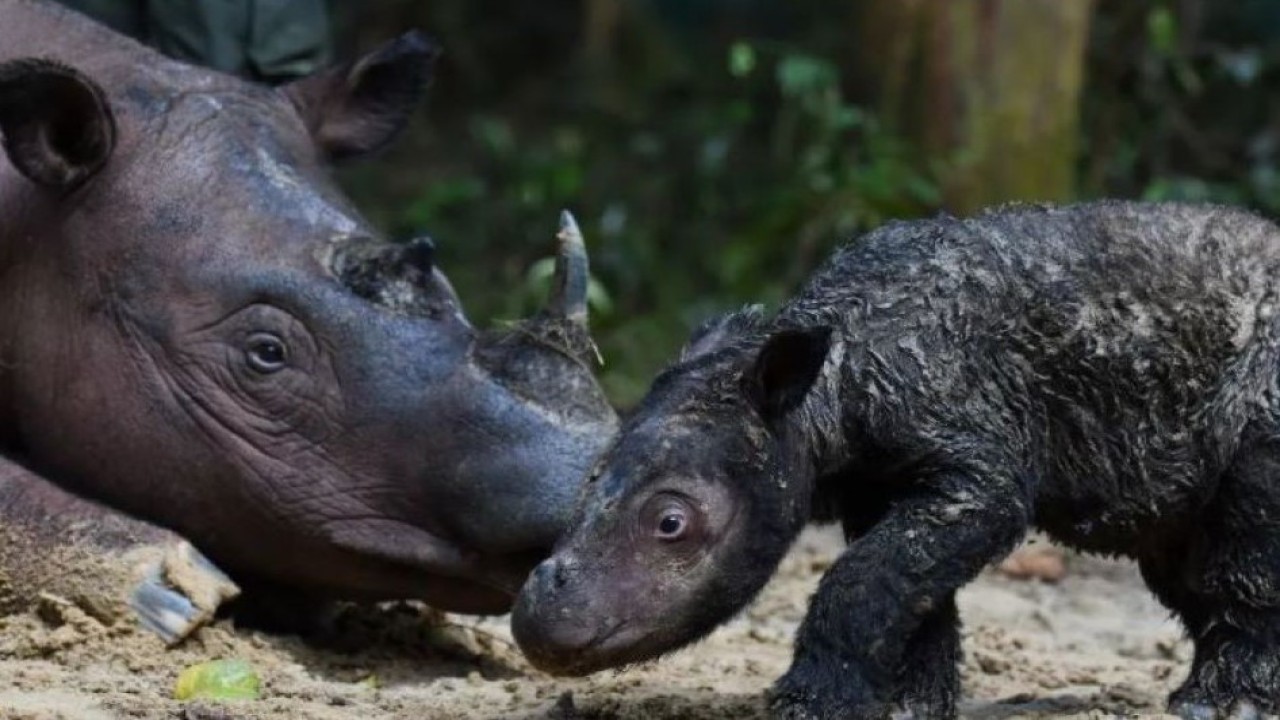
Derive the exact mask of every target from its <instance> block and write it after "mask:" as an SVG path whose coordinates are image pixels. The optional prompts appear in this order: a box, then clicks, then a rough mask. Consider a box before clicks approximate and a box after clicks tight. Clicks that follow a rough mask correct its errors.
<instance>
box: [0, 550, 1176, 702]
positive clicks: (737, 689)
mask: <svg viewBox="0 0 1280 720" xmlns="http://www.w3.org/2000/svg"><path fill="white" fill-rule="evenodd" d="M839 549H840V541H839V540H838V539H837V536H836V535H835V534H834V532H832V531H830V530H813V531H809V532H807V533H806V534H805V536H804V537H803V538H802V540H801V542H800V543H799V544H798V546H797V547H796V549H795V551H794V552H793V553H792V554H791V555H790V556H789V557H788V559H787V560H786V561H785V563H784V565H783V567H782V569H781V571H780V572H779V573H778V576H777V577H776V578H775V580H774V582H773V583H772V584H771V585H770V586H769V587H768V589H767V590H766V591H765V592H764V593H763V594H762V595H761V597H760V598H759V599H758V601H757V602H756V603H755V604H754V605H752V606H751V607H750V608H749V609H748V610H747V611H746V612H745V613H743V614H742V616H740V617H739V618H737V619H736V620H734V621H733V622H731V623H729V624H728V625H726V626H725V627H723V628H721V629H720V630H719V631H718V632H716V633H715V634H714V635H712V636H711V638H709V639H708V640H706V641H704V642H702V643H700V644H699V645H696V646H694V647H692V648H689V649H686V650H684V651H682V652H680V653H678V654H676V655H673V656H671V657H669V658H666V659H664V660H662V661H661V662H658V663H652V664H649V665H647V666H643V667H639V668H634V669H631V670H627V671H625V672H616V673H603V674H600V675H597V676H594V677H591V678H587V679H580V680H558V679H554V678H550V677H547V676H544V675H541V674H539V673H537V672H535V671H533V670H531V669H530V668H529V667H528V666H527V665H526V664H525V663H524V662H523V661H522V660H521V659H520V655H519V653H518V652H517V651H516V650H515V649H514V647H513V646H512V645H511V640H510V633H509V631H508V629H507V627H506V619H505V618H495V619H490V620H484V621H481V622H476V621H475V620H474V619H469V618H455V617H447V618H444V617H441V616H435V615H432V614H431V613H428V612H424V611H422V610H420V609H418V608H413V607H409V606H403V605H402V606H397V607H394V608H390V609H384V610H382V611H381V612H378V613H372V612H368V611H364V612H352V613H351V614H349V615H348V616H346V617H345V618H344V624H343V631H342V632H341V633H340V634H339V636H338V637H336V638H335V639H334V640H333V642H334V643H336V645H337V647H335V648H330V649H321V648H317V647H314V646H311V645H307V644H305V643H302V642H300V641H299V640H297V639H296V638H288V637H273V636H267V635H262V634H258V633H251V632H244V631H237V630H236V629H235V628H233V627H231V626H230V625H229V624H228V623H220V624H218V625H215V626H214V627H211V628H207V629H205V630H203V631H202V632H201V634H200V635H199V636H198V638H197V639H196V640H194V641H192V642H189V643H188V644H186V645H185V646H183V647H181V648H179V649H176V650H171V651H165V650H163V649H161V648H160V646H159V643H158V642H157V641H154V640H153V639H151V638H150V637H149V636H147V635H145V634H143V633H141V632H139V631H136V630H133V629H132V628H131V627H122V626H114V627H104V626H103V625H101V624H100V623H98V622H97V621H95V620H94V619H93V618H92V617H89V616H87V615H84V614H83V613H79V612H78V611H76V610H75V609H74V608H66V607H59V606H54V605H48V604H46V606H45V607H43V608H42V609H41V611H39V612H33V613H31V614H29V615H19V616H11V617H9V618H7V619H0V718H2V719H3V720H18V719H21V720H52V719H54V718H58V719H74V720H107V719H115V718H146V719H148V720H149V719H151V718H155V719H157V720H158V719H160V718H164V719H165V720H173V719H175V718H177V719H185V720H224V719H228V718H235V719H237V720H240V719H242V718H244V719H250V718H251V719H253V720H286V719H287V720H300V719H307V720H309V719H311V718H315V719H318V720H328V719H339V718H357V719H359V720H382V719H384V718H398V719H399V718H403V719H404V720H411V719H412V720H432V719H435V718H441V719H443V718H450V719H452V718H546V719H548V720H586V719H588V718H590V719H592V720H604V719H613V718H626V719H635V720H639V719H641V718H644V719H645V720H649V719H654V720H661V719H663V718H672V719H675V718H681V719H688V720H712V719H715V720H721V719H725V720H727V719H729V718H734V719H739V718H744V719H750V718H763V717H765V716H764V712H763V706H762V703H761V699H760V698H761V692H762V691H763V690H764V689H765V688H766V687H767V686H768V684H769V682H770V681H772V680H773V679H774V678H775V677H777V676H778V675H779V674H780V673H782V672H783V671H784V670H785V669H786V666H787V663H788V661H789V658H790V653H791V648H790V644H791V638H792V635H793V633H794V631H795V628H796V625H797V624H798V623H799V621H800V619H801V617H802V615H803V613H804V609H805V606H806V604H807V601H808V597H809V595H810V594H811V593H812V592H813V589H814V587H815V586H816V583H817V580H818V577H819V575H820V574H821V572H822V571H823V570H824V569H825V568H826V567H827V566H828V565H829V564H830V563H831V561H832V559H833V558H834V557H835V556H836V554H837V553H838V552H839ZM1067 567H1068V572H1067V575H1066V577H1065V579H1063V580H1062V581H1061V582H1060V583H1057V584H1046V583H1043V582H1039V581H1034V580H1033V581H1022V580H1012V579H1009V578H1007V577H1004V576H1002V575H1000V574H999V573H996V572H988V573H986V574H984V576H983V577H982V578H981V579H980V580H979V581H978V582H976V583H974V584H973V585H972V586H970V587H969V588H966V589H965V590H964V591H963V592H962V593H961V595H960V608H961V613H962V616H963V618H964V622H965V651H966V653H965V654H966V658H965V664H964V670H963V677H964V683H965V698H966V699H965V701H964V703H963V706H962V712H963V715H964V717H967V718H999V719H1003V718H1019V717H1026V718H1031V717H1035V718H1043V717H1078V718H1086V717H1088V718H1094V717H1113V716H1117V715H1122V716H1143V717H1155V716H1159V715H1160V708H1161V707H1162V705H1163V698H1164V696H1165V694H1166V693H1167V692H1168V691H1169V690H1170V689H1171V688H1172V687H1173V685H1175V684H1176V683H1177V681H1178V680H1179V679H1180V678H1181V676H1182V675H1183V674H1184V673H1185V672H1186V663H1187V660H1188V658H1189V656H1190V646H1189V644H1188V643H1186V642H1185V641H1184V640H1183V639H1182V638H1181V636H1180V633H1179V629H1178V627H1177V625H1176V624H1175V623H1174V622H1172V621H1171V620H1169V619H1168V616H1167V614H1166V613H1165V612H1164V611H1163V610H1162V609H1161V608H1160V607H1159V606H1158V605H1157V604H1156V603H1155V601H1154V600H1153V599H1152V598H1151V597H1150V595H1148V594H1147V592H1146V591H1145V590H1144V589H1143V588H1142V583H1141V580H1140V579H1139V578H1138V575H1137V571H1136V570H1135V568H1134V567H1133V566H1132V565H1130V564H1126V563H1121V562H1114V561H1107V560H1099V559H1094V558H1085V557H1077V556H1070V557H1068V559H1067ZM55 605H56V604H55ZM851 612H857V610H856V609H852V610H851ZM343 645H363V647H362V648H361V649H358V650H355V651H351V650H349V649H348V650H346V651H344V650H343V649H341V646H343ZM229 657H237V658H244V659H247V660H249V661H250V662H251V663H253V664H254V665H255V667H256V668H257V669H258V670H259V671H260V673H261V675H262V678H263V682H264V691H263V697H262V699H260V700H257V701H251V702H240V703H234V704H226V705H221V706H219V705H209V704H200V703H188V704H184V703H179V702H177V701H175V700H173V699H172V688H173V685H174V680H175V679H176V677H177V674H178V672H179V671H180V670H181V669H182V668H183V667H185V666H187V665H189V664H192V663H195V662H200V661H203V660H208V659H214V658H229Z"/></svg>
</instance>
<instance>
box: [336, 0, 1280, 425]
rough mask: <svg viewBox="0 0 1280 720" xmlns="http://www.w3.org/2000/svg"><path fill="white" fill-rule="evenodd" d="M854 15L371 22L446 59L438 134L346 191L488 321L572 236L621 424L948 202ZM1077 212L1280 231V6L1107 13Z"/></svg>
mask: <svg viewBox="0 0 1280 720" xmlns="http://www.w3.org/2000/svg"><path fill="white" fill-rule="evenodd" d="M857 5H858V3H830V2H819V1H818V0H791V1H790V2H783V0H689V1H688V2H675V0H671V1H670V2H666V1H663V0H649V2H643V1H642V0H582V2H579V3H565V4H546V3H537V4H534V3H502V2H498V0H437V2H434V3H425V4H423V3H415V2H410V0H388V1H386V2H381V3H372V4H370V5H369V9H367V10H365V11H363V13H356V14H355V15H354V16H353V17H350V18H348V19H347V22H346V26H347V27H356V28H359V34H358V35H353V36H352V37H351V38H348V41H349V42H350V43H351V44H353V45H357V46H367V45H369V44H371V43H372V42H374V41H376V40H377V39H380V38H385V37H387V36H389V35H390V34H393V33H395V32H397V31H399V30H401V29H403V28H404V27H407V26H418V27H423V28H426V29H428V30H429V31H431V32H433V33H434V34H436V35H437V36H438V37H439V38H440V40H441V42H442V44H443V46H444V48H445V52H446V54H445V56H444V58H443V60H442V62H441V64H440V68H439V76H438V80H437V83H436V87H435V88H434V90H433V94H432V98H433V99H432V101H431V105H430V108H429V109H428V111H427V112H426V113H425V118H423V120H422V121H421V122H418V123H417V124H415V126H414V128H413V131H412V132H411V133H410V137H408V138H407V140H406V141H405V142H402V143H400V144H398V145H397V146H396V149H395V150H394V151H393V153H392V154H390V155H388V156H386V157H384V158H383V159H382V160H381V161H380V162H378V163H376V164H373V165H369V166H364V167H359V168H353V169H351V170H348V171H346V172H344V174H343V180H344V183H345V184H346V186H347V187H348V189H349V190H350V191H351V192H352V193H353V194H354V195H355V196H356V197H357V200H358V201H359V202H360V203H361V204H362V206H363V207H364V208H366V210H367V211H368V212H369V214H370V215H372V216H373V218H374V220H375V221H376V222H378V223H380V224H381V225H382V226H383V227H385V228H387V229H388V230H389V231H391V232H392V233H394V234H396V235H399V236H402V237H407V236H411V235H417V234H430V235H432V236H434V237H435V238H436V239H437V240H438V241H439V246H440V248H441V256H442V262H443V263H445V268H446V270H447V271H448V273H449V275H450V277H451V278H452V279H453V281H454V283H455V284H456V285H457V286H458V290H459V293H460V294H461V295H462V297H463V300H464V302H465V304H466V306H467V310H468V313H469V315H470V316H471V317H472V319H473V320H474V321H476V322H477V323H478V324H488V323H491V322H495V321H499V320H505V319H510V318H514V317H517V316H521V315H525V314H528V313H530V312H532V311H533V310H534V309H535V308H536V307H537V306H538V304H539V303H540V302H541V300H542V297H543V296H544V293H545V290H546V285H547V280H548V276H549V265H548V264H547V262H546V260H545V258H546V256H547V255H548V254H549V253H550V251H551V249H552V246H553V237H554V232H555V226H556V217H557V213H558V211H559V210H560V209H561V208H569V209H571V210H573V211H574V212H575V214H576V215H577V217H578V219H579V222H580V223H581V225H582V227H583V231H584V233H585V235H586V237H587V244H588V249H589V250H590V252H591V254H592V262H593V271H594V273H595V276H596V279H597V283H596V285H595V286H594V288H593V292H592V307H593V311H594V312H593V316H592V322H593V325H594V328H595V333H596V339H597V342H598V343H599V345H600V347H601V350H602V352H603V354H604V357H605V358H606V363H607V364H606V366H605V367H604V368H603V370H602V379H603V381H604V383H605V386H606V388H607V390H608V391H609V392H610V394H611V396H612V397H613V398H614V399H615V401H617V402H618V403H619V404H621V405H627V404H629V403H631V402H633V401H634V400H636V399H637V398H638V397H639V396H640V395H641V394H642V393H643V391H644V389H645V387H646V386H647V384H648V380H649V379H650V378H651V377H652V376H653V375H654V373H655V372H657V370H658V369H660V368H661V367H662V366H663V365H664V364H665V363H667V362H669V360H670V359H671V358H673V357H674V356H675V354H676V353H677V352H678V349H679V347H680V345H681V343H682V342H683V340H684V338H685V336H686V335H687V334H688V331H689V330H690V329H691V328H692V327H693V326H694V325H696V324H697V323H698V322H700V321H701V320H702V319H704V318H706V317H707V316H709V315H711V314H713V313H716V312H721V311H724V310H726V309H729V308H733V307H736V306H738V305H740V304H743V303H746V302H764V303H766V304H775V303H777V302H779V301H780V300H781V299H783V298H785V297H786V296H787V295H788V294H789V293H791V292H793V291H794V290H795V289H796V287H797V285H798V284H799V283H800V282H801V281H802V280H803V278H804V277H805V276H806V274H807V273H808V272H810V271H811V270H812V269H813V267H814V266H815V265H816V264H817V263H819V262H820V261H821V260H822V259H823V258H824V257H825V256H826V255H827V253H828V252H829V251H830V250H831V249H832V248H833V247H834V246H835V245H837V244H839V243H840V242H842V241H845V240H847V239H849V238H850V237H852V236H853V235H855V234H856V233H858V232H859V231H862V230H865V229H868V228H871V227H874V226H876V225H878V224H880V223H882V222H885V221H886V220H888V219H891V218H905V217H911V216H917V215H920V214H922V213H928V212H933V211H935V210H937V209H938V208H939V205H940V203H941V200H940V194H939V191H938V182H937V180H936V178H937V175H936V173H935V171H934V170H935V169H934V167H933V166H932V164H931V163H932V160H931V159H930V158H928V157H923V156H922V154H921V153H920V152H919V151H918V150H917V149H916V148H913V147H911V145H910V144H909V143H908V142H906V141H905V140H904V139H903V137H902V136H901V135H900V134H898V133H896V132H895V131H894V129H893V128H891V127H887V126H886V125H885V124H884V123H883V122H882V121H881V119H880V118H879V117H878V116H877V113H876V112H874V111H873V110H872V108H874V102H873V100H872V99H871V98H868V97H866V96H865V92H864V89H863V88H862V87H860V82H859V80H858V78H859V77H866V76H867V75H868V74H874V68H866V67H855V66H853V63H854V60H853V58H854V57H855V53H853V52H851V50H850V48H849V47H848V39H849V37H850V32H849V28H850V27H852V25H851V23H852V22H854V16H855V14H856V10H857ZM1096 7H1097V11H1096V16H1095V18H1094V22H1093V28H1092V38H1093V40H1092V43H1091V46H1090V52H1089V56H1088V67H1087V75H1086V77H1087V81H1086V90H1085V99H1084V103H1083V108H1082V113H1083V122H1082V128H1083V130H1082V132H1083V135H1084V137H1083V138H1082V143H1081V147H1082V153H1081V158H1080V170H1081V172H1080V191H1079V194H1080V196H1081V197H1094V196H1104V195H1105V196H1119V197H1146V198H1186V199H1214V200H1225V201H1231V202H1239V203H1245V204H1248V205H1252V206H1255V207H1258V208H1262V209H1264V210H1267V211H1271V212H1275V211H1277V210H1280V175H1278V174H1277V170H1276V153H1277V152H1280V143H1277V139H1278V136H1277V132H1280V118H1278V117H1277V114H1276V112H1275V110H1276V104H1277V103H1278V102H1280V94H1277V93H1276V92H1275V91H1276V89H1277V85H1278V84H1280V82H1278V81H1280V2H1274V0H1179V1H1178V2H1172V1H1168V2H1166V1H1162V0H1135V1H1134V2H1126V3H1096Z"/></svg>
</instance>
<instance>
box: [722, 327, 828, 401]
mask: <svg viewBox="0 0 1280 720" xmlns="http://www.w3.org/2000/svg"><path fill="white" fill-rule="evenodd" d="M830 348H831V328H829V327H817V328H805V329H803V330H780V331H778V332H776V333H774V334H773V335H771V336H769V339H768V340H765V343H764V346H763V347H761V348H760V352H759V354H757V355H756V359H755V362H754V363H753V364H752V366H751V367H750V368H748V370H747V373H746V375H744V376H743V383H744V385H745V389H746V393H747V397H748V398H749V399H750V400H751V403H752V404H753V405H755V407H756V410H758V411H759V412H760V416H761V417H763V418H764V419H765V420H766V421H769V422H773V421H776V420H781V419H782V418H783V417H785V416H786V415H787V414H788V413H790V412H791V411H792V410H795V409H796V408H797V407H800V403H801V402H803V401H804V398H805V395H807V394H808V393H809V389H810V388H812V387H813V383H814V382H815V381H816V380H817V379H818V374H819V373H821V372H822V365H823V363H825V362H826V360H827V351H828V350H829V349H830Z"/></svg>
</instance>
